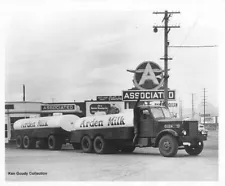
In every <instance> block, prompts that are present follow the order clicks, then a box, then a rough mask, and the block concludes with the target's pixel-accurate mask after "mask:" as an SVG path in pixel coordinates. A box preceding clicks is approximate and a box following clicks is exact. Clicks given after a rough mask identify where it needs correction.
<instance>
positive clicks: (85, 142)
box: [81, 136, 93, 153]
mask: <svg viewBox="0 0 225 186" xmlns="http://www.w3.org/2000/svg"><path fill="white" fill-rule="evenodd" d="M81 148H82V150H83V152H85V153H90V152H92V150H93V143H92V141H91V138H90V137H89V136H84V137H83V138H82V139H81Z"/></svg>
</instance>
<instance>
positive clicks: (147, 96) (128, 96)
mask: <svg viewBox="0 0 225 186" xmlns="http://www.w3.org/2000/svg"><path fill="white" fill-rule="evenodd" d="M139 96H140V98H141V99H140V100H142V101H149V100H163V99H164V91H163V90H162V91H159V90H157V91H139V90H133V91H131V90H129V91H123V101H136V100H137V99H138V98H139ZM175 98H176V97H175V90H169V91H168V99H169V100H175Z"/></svg>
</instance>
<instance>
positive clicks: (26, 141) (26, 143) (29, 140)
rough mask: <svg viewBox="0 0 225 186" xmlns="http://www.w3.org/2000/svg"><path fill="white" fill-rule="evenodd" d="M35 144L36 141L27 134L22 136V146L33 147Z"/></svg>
mask: <svg viewBox="0 0 225 186" xmlns="http://www.w3.org/2000/svg"><path fill="white" fill-rule="evenodd" d="M35 146H36V141H35V140H34V139H32V138H30V137H29V136H27V135H25V136H24V137H23V147H24V148H25V149H34V148H35Z"/></svg>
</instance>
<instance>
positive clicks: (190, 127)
mask: <svg viewBox="0 0 225 186" xmlns="http://www.w3.org/2000/svg"><path fill="white" fill-rule="evenodd" d="M183 127H184V130H186V131H187V135H188V136H190V137H191V136H192V137H194V136H197V135H198V121H183Z"/></svg>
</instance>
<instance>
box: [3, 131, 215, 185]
mask: <svg viewBox="0 0 225 186" xmlns="http://www.w3.org/2000/svg"><path fill="white" fill-rule="evenodd" d="M218 167H219V166H218V133H217V132H214V131H212V132H211V131H209V136H208V141H206V142H205V148H204V150H203V152H202V153H201V154H200V155H199V156H189V155H188V154H187V153H186V152H185V151H184V150H179V151H178V154H177V156H176V157H172V158H165V157H162V156H161V155H160V153H159V150H158V149H157V148H136V149H135V151H134V152H133V153H132V154H122V153H119V154H107V155H97V154H85V153H82V152H81V151H80V150H76V151H75V150H73V149H72V147H71V146H70V145H69V146H68V145H67V146H64V148H63V149H62V150H61V151H49V150H40V149H32V150H24V149H16V148H15V147H6V149H5V175H6V181H59V180H60V181H217V180H218Z"/></svg>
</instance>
